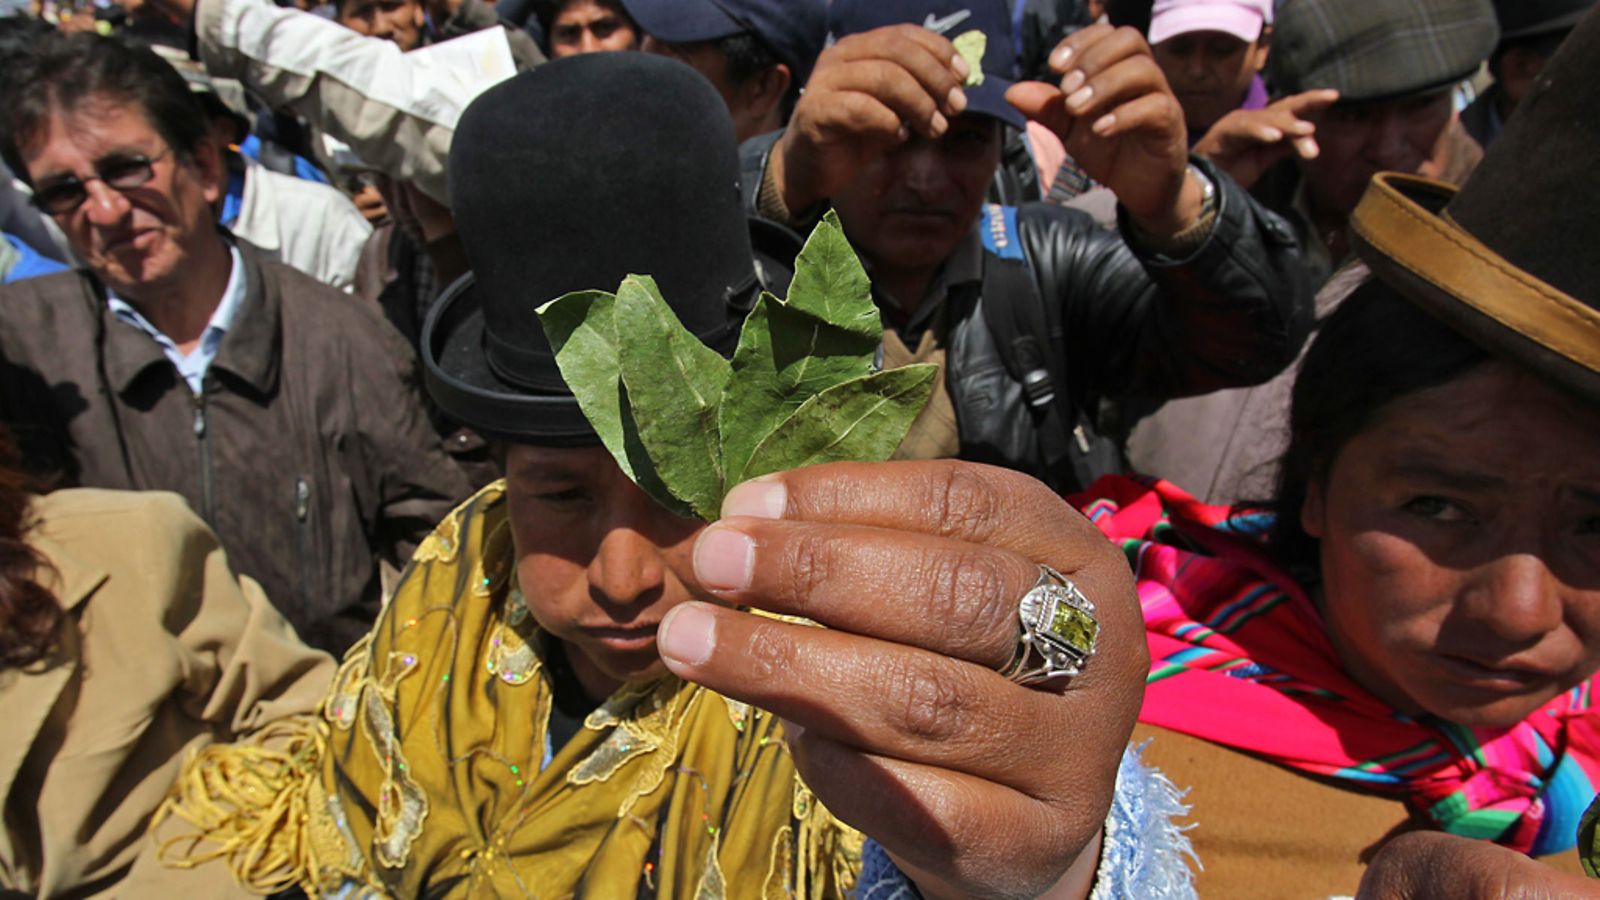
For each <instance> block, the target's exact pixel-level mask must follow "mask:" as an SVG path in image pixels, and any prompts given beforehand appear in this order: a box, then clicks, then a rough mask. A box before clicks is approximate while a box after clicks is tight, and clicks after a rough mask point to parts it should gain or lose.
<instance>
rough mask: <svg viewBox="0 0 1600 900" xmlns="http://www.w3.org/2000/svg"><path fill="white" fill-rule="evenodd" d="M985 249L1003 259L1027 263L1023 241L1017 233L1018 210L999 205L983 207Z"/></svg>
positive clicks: (987, 204) (992, 204)
mask: <svg viewBox="0 0 1600 900" xmlns="http://www.w3.org/2000/svg"><path fill="white" fill-rule="evenodd" d="M979 231H980V232H981V233H982V235H983V249H985V250H987V251H989V252H990V253H992V254H994V255H995V256H998V257H1000V258H1001V259H1010V260H1016V261H1017V262H1024V263H1025V262H1027V259H1026V258H1025V257H1024V256H1023V255H1022V240H1021V236H1020V235H1019V233H1018V232H1017V208H1016V207H1015V206H1001V205H999V204H998V203H985V204H984V205H983V227H982V228H981V229H979Z"/></svg>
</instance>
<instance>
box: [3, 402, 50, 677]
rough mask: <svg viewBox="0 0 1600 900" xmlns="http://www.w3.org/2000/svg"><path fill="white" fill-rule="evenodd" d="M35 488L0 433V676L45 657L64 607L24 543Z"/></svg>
mask: <svg viewBox="0 0 1600 900" xmlns="http://www.w3.org/2000/svg"><path fill="white" fill-rule="evenodd" d="M30 487H31V483H30V481H29V479H28V477H27V475H25V474H24V473H23V470H22V466H21V457H20V456H19V454H18V453H17V448H16V445H15V444H13V443H12V442H11V436H10V435H9V434H8V433H6V431H5V430H4V429H3V428H0V671H4V670H5V669H14V668H20V667H22V666H26V665H28V664H29V663H32V662H36V661H38V660H40V659H42V658H44V656H45V654H47V653H49V652H50V650H51V648H52V647H53V646H54V645H55V639H56V629H57V627H58V625H59V624H60V622H61V616H62V612H61V605H60V604H59V603H57V602H56V598H55V595H53V594H51V593H50V592H49V591H48V590H46V589H45V587H44V586H43V585H41V584H40V583H39V580H38V574H39V569H40V568H41V567H43V566H46V565H47V563H46V562H45V560H44V558H43V557H41V556H40V555H39V553H38V551H36V550H34V549H33V547H31V546H29V544H28V542H27V541H26V540H25V539H24V537H23V536H24V535H25V534H26V533H27V531H28V529H29V527H31V525H32V522H31V521H30V519H29V516H28V509H29V505H30V504H31V503H32V501H33V492H32V491H31V490H30Z"/></svg>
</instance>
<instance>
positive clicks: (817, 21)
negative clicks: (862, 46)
mask: <svg viewBox="0 0 1600 900" xmlns="http://www.w3.org/2000/svg"><path fill="white" fill-rule="evenodd" d="M622 5H623V7H625V8H626V9H627V11H628V15H630V16H632V17H633V20H634V21H635V22H637V23H638V24H639V27H640V28H643V29H644V31H645V33H646V34H648V35H650V36H651V37H653V38H655V39H656V40H658V41H663V42H665V43H668V44H695V43H699V42H701V41H717V40H721V39H722V38H725V37H732V36H733V35H736V34H744V33H749V34H753V35H755V36H756V38H757V39H758V40H760V41H761V42H762V43H764V44H766V45H767V46H768V47H770V48H771V49H772V52H773V53H774V54H775V55H776V56H777V57H778V59H779V61H781V62H782V63H784V64H785V65H787V66H788V67H789V72H790V74H791V75H792V76H793V79H794V84H796V85H803V84H805V83H806V79H807V78H810V77H811V69H812V67H813V66H815V65H816V64H817V57H818V56H820V55H821V54H822V48H823V45H824V44H825V43H826V42H827V39H828V13H827V3H826V0H622Z"/></svg>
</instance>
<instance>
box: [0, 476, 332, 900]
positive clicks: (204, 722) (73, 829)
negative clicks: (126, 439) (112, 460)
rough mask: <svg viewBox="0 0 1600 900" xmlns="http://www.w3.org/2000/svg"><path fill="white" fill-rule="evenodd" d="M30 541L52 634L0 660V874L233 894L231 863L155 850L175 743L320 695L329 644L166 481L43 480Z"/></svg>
mask: <svg viewBox="0 0 1600 900" xmlns="http://www.w3.org/2000/svg"><path fill="white" fill-rule="evenodd" d="M33 514H34V517H35V520H36V524H35V527H34V530H33V531H32V532H31V534H30V537H29V542H30V543H31V544H32V545H33V547H34V548H35V549H37V550H38V551H39V552H40V553H42V554H43V555H44V557H45V559H46V560H47V561H48V562H49V564H50V567H51V569H53V571H51V570H50V569H47V570H41V574H40V578H41V581H42V583H43V584H45V585H46V586H47V587H49V588H50V589H51V590H52V591H53V592H54V593H55V595H56V597H57V599H58V600H59V601H60V603H61V605H62V607H63V608H65V609H66V611H67V615H66V616H65V617H64V618H63V619H62V624H61V628H60V631H59V638H58V641H57V646H56V648H55V650H54V651H53V652H52V653H51V654H50V655H49V656H48V657H47V658H46V659H44V660H42V661H41V662H39V663H37V664H35V665H33V666H30V667H28V668H26V669H23V670H17V669H10V670H6V671H4V672H0V723H4V726H3V728H4V730H3V732H0V796H4V798H5V827H4V829H3V831H0V884H3V886H4V887H5V888H7V889H11V890H16V891H20V892H23V893H25V894H28V895H33V896H39V897H96V896H116V897H119V898H137V897H155V896H159V897H161V900H172V898H173V897H174V896H181V897H194V898H199V897H206V898H216V897H230V896H243V894H242V892H241V891H240V890H239V889H238V888H237V887H235V886H234V885H233V882H232V878H231V877H230V876H229V875H228V870H227V868H226V867H223V866H213V867H210V868H211V869H213V870H216V871H212V872H205V871H203V870H201V871H200V872H182V871H174V870H167V869H163V868H161V867H160V866H159V865H157V864H156V862H155V859H154V855H155V854H154V845H153V844H152V843H151V842H150V841H149V840H147V839H146V837H145V829H146V826H147V824H148V822H149V819H150V816H151V814H152V813H153V812H154V811H155V809H156V807H157V806H158V805H159V804H160V803H161V801H162V799H163V798H164V797H165V796H166V793H167V789H168V788H169V787H170V786H171V784H172V782H173V779H174V778H175V777H176V776H177V774H178V770H179V767H180V765H181V764H182V762H183V760H184V757H185V756H186V755H187V753H188V752H189V751H191V750H194V749H196V748H199V747H203V746H205V745H207V744H210V743H212V742H215V741H228V740H233V739H234V738H235V737H242V736H248V735H250V734H251V733H252V732H253V731H255V730H256V729H259V728H261V727H262V726H264V725H267V724H269V723H271V722H273V721H275V720H277V719H279V718H280V717H283V716H288V715H293V714H296V713H304V712H309V711H311V710H313V709H315V707H316V705H317V702H318V701H319V700H320V699H321V697H322V695H323V693H324V691H325V690H326V688H327V684H328V682H329V681H330V680H331V678H332V676H333V668H334V667H333V660H332V659H330V658H329V657H327V656H326V655H324V654H322V653H319V652H317V651H314V650H311V649H310V648H308V647H306V646H305V645H304V644H302V643H300V641H299V639H298V638H297V637H296V636H295V634H294V631H293V629H291V628H290V627H289V625H288V624H287V623H285V622H284V621H283V619H282V617H280V616H279V615H278V613H277V611H276V610H274V609H273V607H272V605H271V604H270V603H268V602H267V599H266V597H265V596H264V595H263V594H262V592H261V589H260V588H259V587H258V586H257V585H256V584H255V582H253V581H250V580H249V579H245V578H239V577H236V576H235V575H234V574H233V573H232V571H230V570H229V568H228V561H227V558H226V556H224V554H223V552H222V550H221V548H220V547H219V546H218V545H217V540H216V538H215V537H214V536H213V535H212V534H211V532H210V531H209V530H207V529H206V527H205V525H204V524H202V523H201V521H200V520H199V518H197V517H196V516H195V515H194V513H192V512H190V511H189V508H188V507H187V506H186V505H185V504H184V502H183V500H182V499H181V498H180V497H178V496H177V495H176V494H168V493H154V492H152V493H133V492H121V491H102V490H64V491H57V492H56V493H53V494H50V495H48V496H45V497H41V498H39V499H38V500H37V501H36V502H35V504H34V507H33Z"/></svg>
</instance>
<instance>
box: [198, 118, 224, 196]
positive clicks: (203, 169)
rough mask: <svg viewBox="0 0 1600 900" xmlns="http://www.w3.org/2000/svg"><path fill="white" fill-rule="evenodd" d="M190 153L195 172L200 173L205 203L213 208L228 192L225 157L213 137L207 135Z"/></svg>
mask: <svg viewBox="0 0 1600 900" xmlns="http://www.w3.org/2000/svg"><path fill="white" fill-rule="evenodd" d="M190 152H191V155H192V156H193V157H194V167H195V171H197V172H199V173H200V184H201V186H202V188H203V190H204V192H205V198H206V202H207V203H210V204H211V205H213V206H215V205H216V204H218V203H221V202H222V195H223V194H224V193H225V192H226V191H227V190H228V167H227V165H226V163H225V162H224V159H225V158H226V157H225V156H224V152H223V150H222V147H221V146H220V145H219V144H218V142H217V140H216V139H215V138H214V137H212V136H210V135H207V136H206V137H205V139H203V140H201V141H199V142H198V143H196V144H195V145H194V150H192V151H190Z"/></svg>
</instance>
